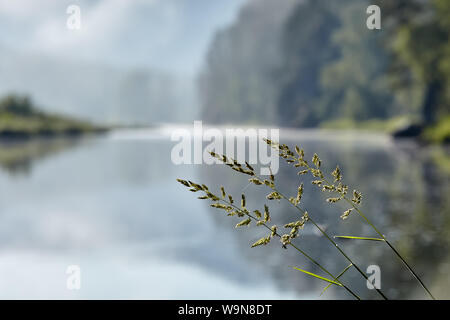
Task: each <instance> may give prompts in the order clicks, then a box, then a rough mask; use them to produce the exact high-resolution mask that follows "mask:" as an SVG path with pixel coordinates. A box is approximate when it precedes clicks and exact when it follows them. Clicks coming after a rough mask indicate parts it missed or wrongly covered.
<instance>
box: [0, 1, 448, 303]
mask: <svg viewBox="0 0 450 320" xmlns="http://www.w3.org/2000/svg"><path fill="white" fill-rule="evenodd" d="M371 4H377V5H378V6H380V8H381V30H369V29H368V28H367V27H366V20H367V18H368V16H369V15H368V14H367V13H366V9H367V7H368V6H369V5H371ZM71 5H76V6H78V7H79V9H80V14H81V15H80V17H81V20H80V22H81V28H80V29H70V28H68V27H67V20H68V19H69V18H70V17H71V15H72V13H67V9H68V7H69V6H71ZM449 35H450V2H449V1H447V0H397V1H390V0H385V1H382V0H370V1H369V0H367V1H366V0H283V1H280V0H226V1H222V0H221V1H209V0H196V1H194V0H147V1H145V0H129V1H121V0H108V1H107V0H95V1H87V0H85V1H81V0H79V1H76V0H71V1H66V0H63V1H56V0H54V1H53V0H39V1H33V2H31V1H25V0H17V1H7V0H0V298H8V299H17V298H25V299H47V298H57V299H78V298H84V299H130V298H134V299H305V298H306V299H316V298H321V299H348V298H351V297H349V296H348V294H347V293H346V292H345V291H343V290H339V289H334V288H331V289H330V290H328V291H327V292H326V293H325V294H324V295H322V296H320V297H319V293H320V291H321V289H322V288H323V286H324V285H323V283H320V282H319V281H318V280H316V279H313V278H308V277H306V276H305V275H303V274H301V273H299V272H296V271H293V270H291V269H290V268H289V267H288V265H297V266H299V267H301V268H303V269H307V270H310V271H312V272H317V273H319V272H320V270H317V269H316V268H315V267H314V266H313V265H311V264H310V263H309V262H308V261H306V260H305V259H304V258H302V257H301V256H298V255H297V254H296V253H295V252H292V250H283V249H281V246H280V245H279V244H278V243H275V242H273V243H271V244H270V245H268V246H265V247H258V248H253V249H252V248H250V244H251V243H253V242H254V241H255V240H256V239H258V238H260V237H261V236H262V235H264V234H265V233H264V232H262V231H261V230H258V229H257V228H250V229H248V230H247V229H244V230H240V229H239V230H237V229H234V225H235V224H236V222H237V221H236V220H234V219H233V218H230V217H226V216H225V215H224V214H222V213H219V212H216V211H215V210H214V209H211V208H209V206H208V204H206V203H204V202H200V201H199V200H197V199H196V197H195V196H194V194H192V193H189V192H186V190H185V189H184V188H183V187H182V186H180V185H179V184H177V183H176V181H175V179H176V178H186V179H191V180H193V181H197V182H201V183H205V184H207V185H209V186H210V187H211V188H213V189H214V188H218V187H219V185H217V183H218V182H220V183H221V184H223V185H224V186H225V187H226V189H227V190H228V191H229V192H231V193H233V194H235V195H236V197H238V196H239V195H240V193H241V192H242V190H244V191H245V193H246V194H247V198H248V202H249V207H253V206H255V208H257V207H258V206H259V207H261V206H262V203H261V200H262V199H263V198H264V196H265V195H266V193H267V192H264V191H267V190H261V189H255V188H254V187H248V181H247V180H246V179H245V177H241V176H239V175H237V174H234V173H232V172H230V171H229V170H227V168H224V167H223V166H220V165H213V166H208V165H178V166H177V165H174V164H173V163H172V162H171V158H170V154H171V150H172V148H173V146H174V145H175V142H173V141H171V140H170V137H171V133H172V132H173V130H175V129H177V128H178V127H180V126H183V127H186V126H188V127H189V126H192V125H193V121H194V120H202V121H203V123H204V124H205V125H207V124H208V125H211V126H220V127H221V128H224V127H244V126H245V127H248V126H251V127H253V128H268V127H274V128H280V132H281V135H280V139H281V140H282V141H283V142H284V143H286V144H289V145H294V144H299V145H301V146H302V147H304V148H305V151H306V153H307V157H311V156H312V154H313V153H315V152H317V153H318V154H319V155H320V156H321V158H322V160H323V164H324V167H325V168H328V169H329V170H330V171H331V170H332V169H334V167H335V166H336V165H337V164H339V165H340V167H341V169H342V171H343V175H344V179H345V181H346V183H347V184H349V185H350V186H351V187H354V188H357V189H359V190H361V191H362V192H363V195H364V201H363V208H364V210H365V211H366V212H367V213H368V215H369V216H370V217H371V218H372V220H373V221H374V222H375V224H376V225H377V226H379V227H380V229H381V230H382V231H383V232H384V233H385V234H386V235H387V237H388V238H389V239H391V240H392V242H393V243H394V244H395V245H396V247H397V248H398V249H399V251H401V253H402V254H403V255H404V256H405V257H406V258H407V260H408V261H410V262H411V264H412V265H413V266H414V267H415V269H416V271H417V273H418V274H419V275H420V276H421V277H422V278H423V280H424V282H425V283H426V284H427V285H428V286H429V288H430V289H431V291H432V292H433V293H434V294H435V295H436V296H437V297H438V298H445V299H448V298H450V293H449V292H448V290H447V289H446V288H447V287H448V285H449V284H450V283H449V279H450V236H449V231H450V200H449V197H448V195H449V192H450V148H449V144H448V142H449V141H450V90H449V89H450V41H449ZM276 179H277V180H278V181H279V183H280V188H281V189H282V190H284V191H285V192H287V193H289V192H290V193H293V194H295V193H296V188H297V186H298V184H299V183H300V178H299V177H298V176H297V175H296V171H295V170H292V168H289V167H287V166H285V165H284V164H281V168H280V171H279V173H278V174H277V177H276ZM304 182H305V186H306V190H305V196H304V206H305V207H306V208H307V210H308V212H310V214H314V215H315V216H316V217H317V218H316V220H318V221H320V223H321V224H322V225H323V226H324V227H325V228H327V231H329V233H330V234H352V235H366V236H373V234H371V233H370V229H367V228H366V227H365V226H363V225H362V224H361V223H360V221H359V220H358V219H356V217H351V218H349V219H348V220H346V221H344V222H343V221H341V220H340V219H339V215H340V214H341V212H340V211H339V210H336V208H333V207H331V206H330V205H328V204H327V203H326V202H325V201H324V200H325V195H323V194H321V193H319V192H317V191H315V190H314V189H313V187H312V186H310V184H309V183H308V182H309V181H308V179H305V181H304ZM258 200H259V201H258ZM270 207H271V210H272V212H273V217H274V222H275V223H278V224H283V223H287V222H289V221H292V220H293V219H295V214H296V213H295V212H291V210H290V209H289V207H288V206H286V205H284V204H282V203H280V204H278V203H273V204H271V206H270ZM341 209H345V208H341ZM298 241H299V244H301V246H302V248H303V249H305V250H306V251H307V252H309V253H311V255H313V256H314V257H315V258H317V259H318V260H320V261H321V262H322V263H323V264H324V265H326V266H327V268H329V269H330V270H331V271H333V272H336V273H337V272H339V271H340V270H342V269H343V268H344V267H345V266H346V264H345V261H344V260H342V258H341V257H340V256H338V255H336V253H335V250H334V249H333V248H332V247H331V246H330V245H329V243H328V242H327V241H326V240H325V239H323V238H322V237H320V235H318V234H317V233H315V232H314V230H313V229H312V228H309V227H308V226H307V227H306V228H305V230H304V231H303V232H302V234H301V236H300V238H299V239H298ZM342 246H343V247H344V248H345V249H346V251H348V252H349V253H350V254H351V255H352V257H355V258H356V260H357V261H358V262H359V263H360V265H361V266H363V268H366V267H367V266H368V265H373V264H376V265H379V266H380V267H381V285H382V289H383V291H384V292H385V293H386V294H387V295H388V296H389V297H391V298H397V299H407V298H418V299H422V298H426V296H425V294H424V292H423V291H422V290H421V288H420V287H419V285H418V283H417V282H415V281H414V279H413V278H412V277H411V276H410V275H409V274H408V272H407V271H406V270H405V269H404V268H403V267H402V265H401V263H400V261H399V260H398V259H397V258H396V257H395V256H394V255H393V254H392V252H391V251H389V248H387V247H386V246H380V245H379V243H360V242H342ZM69 265H79V266H80V268H81V289H80V290H68V289H67V287H66V281H67V277H68V275H67V274H66V269H67V267H68V266H69ZM343 279H344V280H345V281H346V282H347V283H350V284H351V286H352V287H355V288H356V289H357V291H358V292H359V293H360V295H361V296H362V297H364V298H377V295H376V293H374V292H373V290H368V289H367V287H366V283H365V282H364V281H362V280H361V277H360V275H359V274H358V273H357V272H354V271H352V272H348V273H347V274H346V275H345V277H344V278H343Z"/></svg>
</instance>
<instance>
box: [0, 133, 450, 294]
mask: <svg viewBox="0 0 450 320" xmlns="http://www.w3.org/2000/svg"><path fill="white" fill-rule="evenodd" d="M281 138H282V139H283V140H284V141H287V142H288V143H301V144H302V145H303V146H304V147H305V149H306V150H307V151H308V152H309V153H311V152H318V153H320V155H321V157H322V158H323V161H324V163H325V164H326V166H328V167H329V168H332V167H333V166H335V165H336V164H337V163H339V164H340V165H341V168H342V169H343V172H344V176H345V179H346V182H347V183H349V184H350V185H355V186H358V188H359V189H361V191H362V192H363V193H364V196H365V197H364V200H365V201H364V203H365V209H366V210H367V211H368V212H370V215H371V217H372V218H373V220H374V221H375V222H376V224H377V225H379V226H380V228H381V229H382V230H383V231H384V232H386V233H387V235H388V236H389V238H391V239H392V240H393V242H395V243H396V244H397V246H398V247H399V249H400V250H401V251H402V253H404V254H405V256H407V258H408V259H409V260H410V261H411V263H412V264H414V265H415V266H416V268H417V270H418V272H419V273H420V274H424V280H425V281H426V283H428V284H430V287H431V288H432V289H433V291H434V292H435V293H436V295H437V296H438V297H441V298H448V297H449V295H448V293H447V292H446V291H445V287H446V285H448V279H449V278H450V277H449V275H448V272H449V258H448V252H449V236H448V230H449V227H450V226H449V211H450V209H449V200H448V197H445V196H446V195H448V194H449V193H448V191H449V190H448V189H449V185H450V183H449V175H448V174H445V172H446V171H445V169H442V165H440V164H439V163H442V162H443V161H442V156H444V159H445V157H447V156H448V150H446V149H439V150H438V151H436V150H435V149H434V148H424V147H420V146H417V145H414V144H410V143H402V144H398V143H393V142H391V141H390V140H389V139H388V138H386V137H380V136H373V135H367V136H364V135H358V136H354V135H351V134H345V133H344V134H342V133H341V134H335V133H333V134H327V133H318V132H311V131H304V132H302V131H287V130H285V131H283V132H282V136H281ZM65 143H66V144H65ZM65 143H63V142H61V146H62V145H65V146H70V148H62V147H61V148H54V149H52V148H50V147H49V145H48V144H46V145H45V146H44V145H34V146H33V147H30V146H28V147H26V148H25V149H27V150H34V151H32V152H31V151H28V152H24V153H20V152H17V151H16V150H18V149H17V147H14V148H12V149H8V148H5V147H2V148H1V149H2V150H1V151H0V153H1V154H2V156H1V157H0V158H2V159H5V158H8V157H12V156H11V155H13V154H19V156H16V155H15V156H14V157H15V158H14V157H13V158H14V159H16V160H15V161H17V162H16V163H21V161H25V159H28V160H27V161H26V162H27V163H28V164H29V166H28V168H29V170H28V171H27V172H28V174H27V175H17V174H11V173H15V172H18V171H17V170H16V171H14V169H12V170H13V171H11V169H10V168H12V167H13V168H14V165H13V166H12V167H11V166H5V165H2V166H1V169H3V170H0V191H1V192H0V274H2V275H4V276H2V277H0V295H1V297H2V298H175V299H182V298H194V299H195V298H209V299H210V298H235V299H238V298H248V299H252V298H255V299H258V298H261V299H271V298H273V299H277V298H316V297H317V295H318V293H319V292H320V290H321V288H322V286H323V284H322V283H319V282H318V281H316V280H313V279H309V278H307V277H305V276H303V275H301V274H299V273H298V272H295V271H293V270H290V269H289V268H288V267H287V266H288V265H299V266H303V267H305V268H308V269H309V270H311V271H316V272H318V271H317V270H316V269H315V268H314V267H313V266H311V265H309V263H308V262H307V261H305V260H304V259H303V258H302V257H299V256H298V255H297V254H296V253H295V252H293V251H292V250H282V249H281V248H280V246H279V245H278V244H276V243H272V244H270V245H269V246H267V247H264V248H254V249H251V248H250V247H249V244H250V243H251V242H252V241H253V240H255V239H256V238H258V237H259V236H261V235H262V234H265V232H264V231H262V230H259V229H257V228H250V229H248V230H245V229H243V230H236V229H234V225H235V223H236V221H235V220H234V219H231V218H229V217H226V216H224V215H223V214H220V213H219V212H216V211H214V210H213V209H211V208H209V207H208V205H207V204H206V203H204V202H200V201H199V200H197V199H196V197H195V196H194V195H193V194H192V193H189V192H186V190H185V189H184V188H182V187H181V186H179V185H178V184H177V183H176V182H175V178H177V177H185V178H187V179H191V180H196V181H202V182H205V183H207V184H208V185H211V186H218V184H223V185H224V186H225V187H226V188H227V189H228V190H229V191H230V192H233V193H234V194H236V195H239V194H240V192H241V190H242V189H245V192H246V194H247V195H248V202H249V206H250V207H253V206H256V205H259V206H260V205H261V204H260V203H258V201H257V200H258V199H262V198H263V197H264V195H265V194H266V192H265V190H263V189H255V188H254V187H248V186H247V184H248V183H247V181H246V179H245V177H242V176H239V175H237V174H234V173H233V174H230V172H229V170H227V168H225V167H223V166H175V165H173V164H172V163H171V161H170V151H171V148H172V146H173V144H174V143H173V142H171V141H169V136H168V135H167V132H166V131H161V130H157V129H154V130H144V131H128V132H115V133H113V134H112V135H109V136H105V137H98V138H91V139H85V140H81V141H78V142H77V143H75V144H74V143H73V142H70V141H66V142H65ZM46 150H61V151H62V150H64V152H57V153H53V154H52V156H51V157H50V156H48V157H44V158H42V156H40V155H43V154H45V151H46ZM9 151H13V152H11V153H9ZM20 154H23V156H20ZM47 154H48V155H50V153H47ZM437 154H438V155H440V157H441V160H438V161H437V160H436V157H437V156H436V155H437ZM34 155H39V156H34ZM33 159H40V160H39V161H33ZM444 162H445V161H444ZM1 163H2V164H3V163H12V162H1ZM22 163H23V162H22ZM30 164H32V165H30ZM16 168H17V167H16ZM19 172H20V171H19ZM277 179H278V181H280V182H281V188H282V189H283V190H286V191H289V190H295V189H296V186H297V184H298V182H299V178H298V176H296V175H295V171H294V172H293V171H292V169H290V168H288V167H287V166H286V165H284V164H282V165H281V168H280V172H279V174H278V175H277ZM306 185H307V186H308V187H307V189H306V193H305V196H304V201H305V204H306V206H307V209H308V211H310V212H311V213H312V214H314V215H315V216H316V217H317V218H316V220H319V221H320V222H321V223H322V224H323V226H324V227H326V228H327V231H329V232H330V234H354V235H364V234H369V230H368V229H367V228H365V227H363V226H362V225H361V224H360V223H359V221H358V220H357V219H355V218H352V219H349V220H348V221H346V222H345V223H344V222H342V221H340V220H339V218H338V217H339V212H338V211H336V210H335V209H333V207H331V206H329V205H327V204H326V203H325V202H324V195H322V194H320V193H318V192H312V191H313V190H312V187H309V185H308V184H306ZM271 208H272V210H273V216H274V219H275V220H276V221H275V223H277V224H279V225H281V224H282V223H284V222H288V221H290V220H292V219H294V218H295V217H296V216H295V214H296V213H295V212H292V210H291V209H290V208H289V206H286V205H285V204H283V203H280V204H277V203H273V204H271ZM299 245H300V246H301V247H302V248H304V249H305V250H307V251H308V252H310V253H312V254H314V256H315V257H317V258H318V259H320V261H321V262H323V263H324V264H326V265H327V267H328V268H329V269H330V270H332V271H335V272H338V271H340V269H342V268H343V267H345V265H346V264H345V261H343V260H342V259H341V258H339V256H337V255H336V254H335V251H334V250H333V248H332V247H330V245H329V244H328V243H327V242H326V241H325V240H324V239H323V238H321V237H320V236H318V235H317V233H315V232H314V230H313V229H311V228H310V227H307V228H306V229H305V230H304V232H303V233H302V236H301V237H300V238H299ZM342 245H343V246H344V247H345V249H346V250H347V251H348V252H349V253H350V254H351V255H352V256H355V257H358V258H357V260H358V261H359V262H360V263H361V265H362V266H367V265H369V264H378V265H380V267H381V270H382V288H383V290H384V289H385V290H386V292H387V294H388V295H390V296H391V297H401V298H411V297H417V298H422V297H423V295H422V292H421V291H420V288H418V286H417V285H416V283H415V282H414V281H413V280H412V279H410V277H409V276H408V274H407V272H405V271H404V269H403V267H402V266H401V264H400V263H399V262H398V261H397V260H396V258H395V257H394V256H393V255H392V253H391V252H390V251H389V250H388V249H387V248H384V247H380V246H379V244H376V243H363V244H362V243H353V242H342ZM70 264H79V265H80V266H81V268H82V274H83V282H82V290H80V291H68V290H67V289H66V288H65V281H66V274H65V268H66V267H67V266H68V265H70ZM344 279H345V280H346V281H347V282H349V283H351V284H352V285H353V286H355V287H357V289H358V291H359V292H360V293H361V295H363V296H364V297H372V298H376V295H375V294H374V293H373V292H371V291H369V290H367V289H366V286H365V283H364V282H363V281H361V279H360V276H359V275H358V274H357V273H355V272H352V273H348V274H347V275H346V277H345V278H344ZM347 297H348V296H347V295H346V294H345V292H342V291H340V290H337V289H331V290H329V292H327V293H326V295H324V296H323V298H347Z"/></svg>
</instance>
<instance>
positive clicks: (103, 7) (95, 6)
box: [0, 0, 246, 74]
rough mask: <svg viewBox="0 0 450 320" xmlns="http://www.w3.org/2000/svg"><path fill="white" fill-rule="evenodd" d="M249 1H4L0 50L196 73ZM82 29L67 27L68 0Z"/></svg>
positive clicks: (1, 2) (0, 11) (0, 7)
mask: <svg viewBox="0 0 450 320" xmlns="http://www.w3.org/2000/svg"><path fill="white" fill-rule="evenodd" d="M244 2H246V0H78V1H76V0H36V1H34V0H33V1H30V0H13V1H11V0H0V30H1V31H0V50H1V49H2V47H3V48H6V49H8V50H13V51H15V52H18V53H26V54H35V53H40V54H45V55H49V56H57V57H59V58H64V57H67V58H69V59H81V60H88V61H90V62H98V63H102V64H109V65H114V66H116V67H125V68H128V67H143V66H144V67H152V68H158V69H163V70H170V71H176V72H181V73H187V74H193V73H194V72H195V71H196V70H197V69H198V67H199V66H200V64H201V62H202V59H203V56H204V54H205V51H206V50H207V47H208V44H209V42H210V41H211V38H212V36H213V34H214V31H215V30H216V29H217V28H220V27H224V26H226V25H227V24H229V23H231V22H232V20H233V19H234V17H235V15H236V13H237V10H238V9H239V7H240V6H241V5H242V4H243V3H244ZM72 4H74V5H78V6H79V7H80V9H81V23H82V24H81V30H76V31H74V30H69V29H68V28H67V27H66V21H67V18H68V17H69V15H68V14H67V13H66V10H67V7H68V6H69V5H72Z"/></svg>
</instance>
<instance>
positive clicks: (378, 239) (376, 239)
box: [334, 236, 385, 241]
mask: <svg viewBox="0 0 450 320" xmlns="http://www.w3.org/2000/svg"><path fill="white" fill-rule="evenodd" d="M334 238H340V239H353V240H370V241H385V240H384V239H382V238H368V237H354V236H334Z"/></svg>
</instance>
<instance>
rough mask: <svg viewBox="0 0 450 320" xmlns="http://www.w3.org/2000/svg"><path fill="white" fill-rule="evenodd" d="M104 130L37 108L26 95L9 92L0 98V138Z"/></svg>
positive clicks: (76, 133) (67, 134)
mask: <svg viewBox="0 0 450 320" xmlns="http://www.w3.org/2000/svg"><path fill="white" fill-rule="evenodd" d="M105 130H106V128H105V127H99V126H95V125H93V124H91V123H88V122H86V121H81V120H77V119H73V118H69V117H64V116H59V115H55V114H49V113H45V112H43V111H40V110H37V109H36V107H34V106H33V104H32V102H31V101H30V99H29V98H27V97H19V96H14V95H9V96H6V97H5V98H3V99H0V138H30V137H37V136H74V135H80V134H85V133H95V132H103V131H105Z"/></svg>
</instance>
